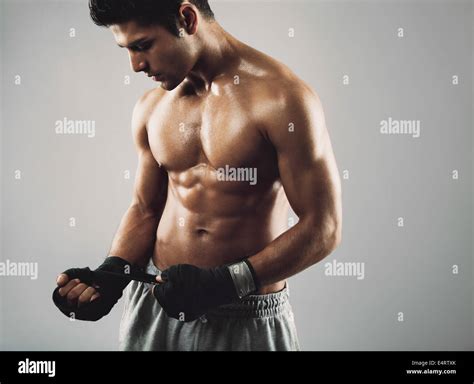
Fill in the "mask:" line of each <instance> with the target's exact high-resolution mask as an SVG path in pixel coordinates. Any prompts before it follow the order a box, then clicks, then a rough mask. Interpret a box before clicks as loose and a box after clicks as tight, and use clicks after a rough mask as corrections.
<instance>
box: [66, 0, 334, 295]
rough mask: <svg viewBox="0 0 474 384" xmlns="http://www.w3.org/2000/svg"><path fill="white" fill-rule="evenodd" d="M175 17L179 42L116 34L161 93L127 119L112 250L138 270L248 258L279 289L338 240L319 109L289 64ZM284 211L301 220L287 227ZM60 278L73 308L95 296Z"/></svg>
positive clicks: (211, 26)
mask: <svg viewBox="0 0 474 384" xmlns="http://www.w3.org/2000/svg"><path fill="white" fill-rule="evenodd" d="M180 13H181V15H182V18H181V19H180V20H181V22H182V25H183V28H184V29H185V31H186V34H185V37H184V38H181V39H178V38H176V37H174V36H172V35H171V34H170V33H169V32H168V31H166V30H165V29H164V28H163V27H161V26H151V27H142V26H139V25H137V24H136V23H135V22H133V21H132V22H128V23H124V24H120V25H113V26H111V30H112V32H113V34H114V37H115V39H116V42H117V43H118V44H119V45H120V46H122V47H126V48H127V49H128V50H129V53H130V60H131V66H132V69H133V70H134V71H136V72H141V71H143V72H145V73H146V74H148V75H149V76H152V75H156V74H160V76H159V78H158V79H156V78H155V80H159V81H160V87H159V88H156V89H153V90H151V91H149V92H147V93H146V94H145V95H144V96H142V97H141V98H140V100H139V101H138V102H137V104H136V106H135V109H134V112H133V118H132V132H133V137H134V142H135V145H136V148H137V151H138V158H139V162H138V168H137V174H136V181H135V188H134V196H133V201H132V204H131V206H130V208H129V209H128V210H127V212H126V213H125V215H124V217H123V219H122V222H121V224H120V227H119V230H118V231H117V234H116V236H115V238H114V241H113V244H112V247H111V250H110V252H109V254H110V255H115V256H120V257H122V258H124V259H126V260H128V261H130V262H132V263H137V264H141V265H146V263H147V261H148V260H149V258H150V257H152V258H153V262H154V264H155V265H156V266H157V267H158V268H160V269H162V270H163V269H166V268H168V267H169V266H171V265H174V264H182V263H187V264H193V265H196V266H198V267H202V268H206V267H214V266H218V265H222V264H227V263H232V262H235V261H239V260H241V259H243V258H249V261H250V262H251V263H252V265H253V267H254V269H255V271H256V273H257V276H258V277H259V280H260V281H261V283H262V287H261V289H260V291H259V293H260V294H266V293H271V292H276V291H279V290H281V289H283V288H284V286H285V279H286V278H287V277H289V276H291V275H294V274H296V273H298V272H300V271H302V270H304V269H305V268H307V267H309V266H311V265H312V264H314V263H316V262H318V261H320V260H321V259H323V258H324V257H326V256H327V255H328V254H330V253H331V252H332V251H333V250H334V249H335V248H336V247H337V245H338V244H339V243H340V239H341V227H342V218H341V216H342V214H341V210H342V209H341V201H340V200H341V189H340V180H339V176H338V170H337V166H336V162H335V158H334V154H333V151H332V147H331V142H330V138H329V135H328V132H327V129H326V125H325V119H324V113H323V108H322V106H321V102H320V100H319V97H318V96H317V94H316V93H315V92H314V91H313V90H312V89H311V88H310V87H309V86H308V85H306V84H305V83H304V82H303V81H302V80H301V79H299V78H298V77H297V76H296V75H295V74H293V73H292V72H291V71H290V70H289V69H288V68H287V67H286V66H285V65H283V64H281V63H279V62H277V61H276V60H275V59H273V58H271V57H269V56H267V55H265V54H263V53H261V52H259V51H257V50H255V49H253V48H251V47H249V46H247V45H245V44H243V43H242V42H240V41H238V40H237V39H235V38H234V37H232V36H231V35H230V34H228V33H227V32H226V31H224V30H223V29H222V27H220V25H219V24H218V23H217V22H212V23H210V22H207V21H205V20H204V19H202V18H201V15H200V14H199V11H198V10H197V9H196V8H195V7H194V5H192V4H189V3H185V4H183V5H182V6H181V8H180ZM193 37H194V39H195V40H190V39H192V38H193ZM138 40H141V41H140V44H139V45H136V44H133V43H134V42H136V41H138ZM150 41H151V42H152V43H151V45H150ZM226 166H228V167H233V168H251V169H256V175H257V183H256V184H255V185H252V184H251V183H250V180H249V181H222V180H219V179H218V178H217V170H218V169H220V168H225V167H226ZM290 206H291V207H292V209H293V210H294V211H295V213H296V214H297V216H298V218H299V221H298V223H296V225H294V226H293V227H291V228H289V223H288V211H289V207H290ZM60 279H62V280H61V283H60V284H59V283H58V284H59V285H66V286H65V287H63V288H62V290H63V291H62V292H60V293H62V294H64V295H65V294H68V299H69V300H71V301H72V302H73V301H74V300H77V299H78V298H79V302H80V303H83V302H87V301H89V300H90V299H91V297H94V295H95V297H97V296H98V293H96V291H95V289H94V288H92V287H87V286H86V285H85V284H80V283H78V282H74V281H71V282H69V283H67V277H65V276H64V275H61V277H60ZM66 283H67V284H66Z"/></svg>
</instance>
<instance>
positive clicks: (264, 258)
mask: <svg viewBox="0 0 474 384" xmlns="http://www.w3.org/2000/svg"><path fill="white" fill-rule="evenodd" d="M333 227H334V226H332V227H331V226H325V225H318V226H315V225H313V224H311V222H309V221H300V222H299V223H298V224H296V225H295V226H294V227H292V228H290V229H289V230H288V231H286V232H285V233H283V234H281V235H280V236H279V237H277V238H276V239H275V240H273V241H272V242H271V243H270V244H269V245H268V246H266V247H265V248H264V249H263V250H262V251H260V252H259V253H257V254H255V255H253V256H251V257H250V258H249V259H248V260H249V261H250V263H251V264H252V266H253V268H254V270H255V273H256V275H257V277H258V280H259V283H260V284H261V285H269V284H273V283H275V282H277V281H280V280H283V279H286V278H288V277H290V276H293V275H295V274H297V273H298V272H301V271H303V270H304V269H306V268H308V267H310V266H311V265H313V264H315V263H318V262H319V261H321V260H322V259H324V258H325V257H326V256H328V255H329V254H330V253H331V252H332V251H333V250H334V249H335V248H336V247H337V246H338V244H339V238H340V235H339V232H338V230H336V229H334V228H333Z"/></svg>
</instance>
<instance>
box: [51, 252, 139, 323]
mask: <svg viewBox="0 0 474 384" xmlns="http://www.w3.org/2000/svg"><path fill="white" fill-rule="evenodd" d="M130 269H131V265H130V263H128V262H127V261H126V260H124V259H122V258H120V257H115V256H111V257H108V258H107V259H106V260H105V261H104V263H103V264H102V265H101V266H99V268H97V269H96V270H95V271H91V270H90V269H89V268H72V269H68V270H67V271H65V272H63V273H62V274H60V275H59V276H58V279H57V285H58V286H57V287H56V289H55V290H54V292H53V301H54V304H55V305H56V306H57V307H58V309H59V310H60V311H61V312H62V313H63V314H64V315H66V316H68V317H70V318H74V319H78V320H87V321H97V320H99V319H101V318H102V317H104V316H105V315H107V314H108V313H109V312H110V311H111V309H112V308H113V306H114V305H115V304H116V303H117V301H118V300H119V299H120V298H121V297H122V291H123V290H124V289H125V287H126V286H127V285H128V283H129V281H130V279H128V278H127V277H126V276H125V275H127V274H129V273H130ZM100 272H113V273H114V274H115V275H113V274H104V273H100ZM121 276H124V277H121Z"/></svg>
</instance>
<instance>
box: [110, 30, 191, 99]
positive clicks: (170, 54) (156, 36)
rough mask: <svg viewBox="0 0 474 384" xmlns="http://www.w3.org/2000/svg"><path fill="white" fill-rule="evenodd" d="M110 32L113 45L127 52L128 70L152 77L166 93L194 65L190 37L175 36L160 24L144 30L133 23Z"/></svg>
mask: <svg viewBox="0 0 474 384" xmlns="http://www.w3.org/2000/svg"><path fill="white" fill-rule="evenodd" d="M110 29H111V31H112V33H113V34H114V37H115V41H116V42H117V44H118V45H119V46H121V47H124V48H126V49H127V50H128V52H129V55H130V65H131V67H132V69H133V70H134V71H135V72H144V73H146V74H147V75H148V76H150V77H152V76H155V78H154V80H155V81H160V82H161V87H162V88H163V89H165V90H167V91H171V90H173V89H174V88H176V87H177V86H178V85H179V84H180V83H181V82H182V81H183V80H184V79H185V77H186V76H187V75H188V73H189V72H190V71H191V69H192V68H193V66H194V64H195V63H196V60H197V49H196V48H195V47H194V45H195V44H193V41H192V37H193V36H189V35H185V36H184V37H177V36H174V35H173V34H172V33H171V32H169V31H168V30H167V29H166V28H164V27H162V26H160V25H151V26H146V27H144V26H140V25H138V24H137V23H136V22H134V21H129V22H127V23H123V24H115V25H112V26H110Z"/></svg>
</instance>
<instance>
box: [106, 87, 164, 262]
mask: <svg viewBox="0 0 474 384" xmlns="http://www.w3.org/2000/svg"><path fill="white" fill-rule="evenodd" d="M152 92H153V91H152ZM155 102H156V96H155V95H153V94H151V93H147V94H145V95H144V96H143V97H142V98H141V99H140V100H139V101H138V102H137V104H136V106H135V108H134V111H133V118H132V133H133V138H134V142H135V146H136V148H137V151H138V168H137V173H136V177H135V186H134V192H133V200H132V203H131V205H130V207H129V208H128V210H127V211H126V213H125V215H124V216H123V218H122V220H121V222H120V226H119V228H118V230H117V233H116V235H115V237H114V240H113V242H112V247H111V249H110V252H109V255H110V256H119V257H121V258H123V259H125V260H127V261H128V262H129V263H130V264H138V265H141V266H145V265H146V263H147V262H148V260H149V258H150V255H151V252H152V250H153V246H154V243H155V239H156V230H157V228H158V223H159V221H160V218H161V214H162V213H163V209H164V206H165V203H166V196H167V188H168V174H167V172H166V171H165V170H164V169H163V168H162V167H160V166H159V164H158V163H157V162H156V160H155V158H154V157H153V154H152V152H151V150H150V146H149V143H148V134H147V129H146V124H147V120H148V116H149V114H150V112H151V109H152V108H153V106H154V104H155Z"/></svg>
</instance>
